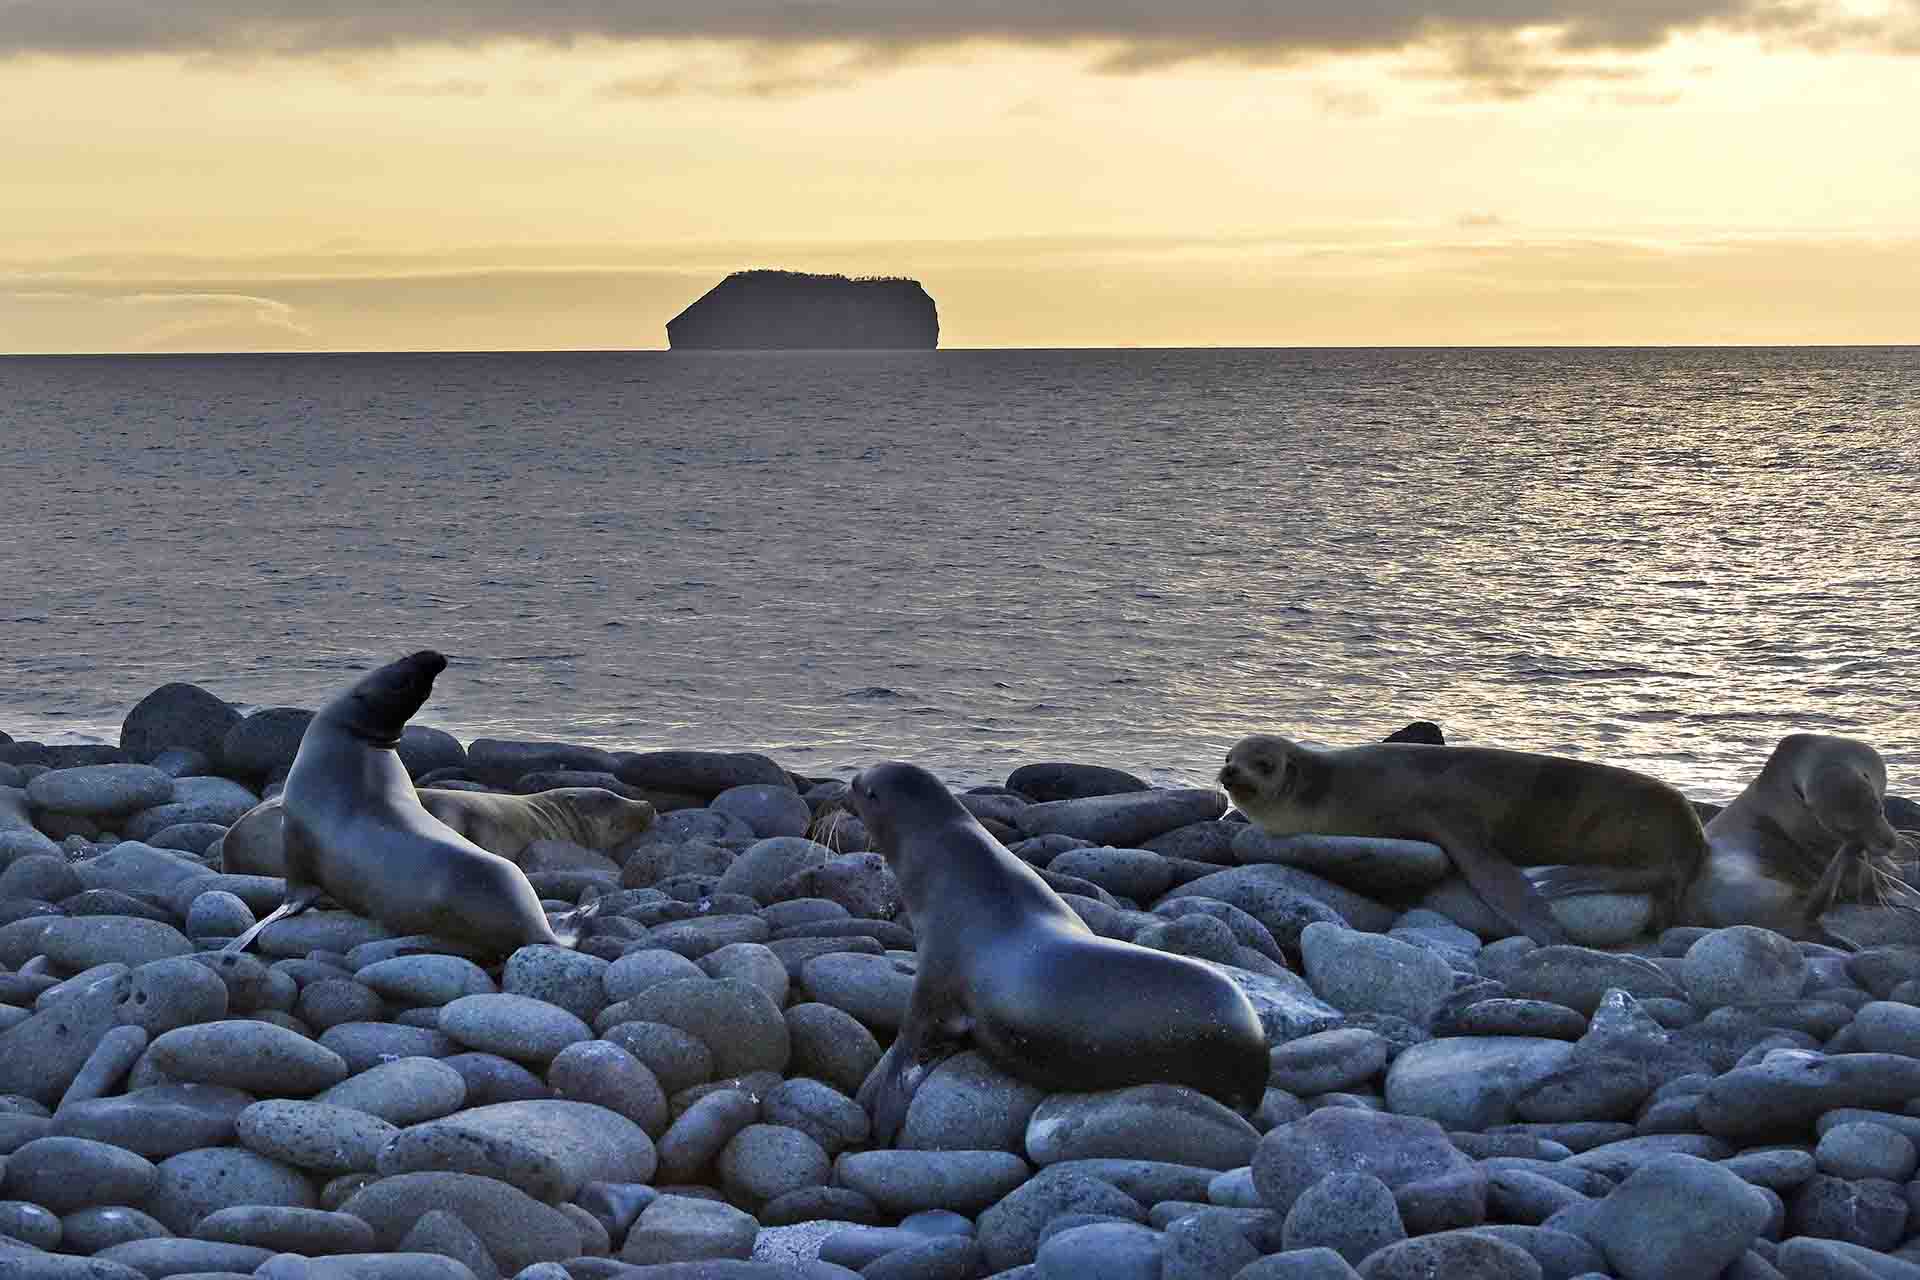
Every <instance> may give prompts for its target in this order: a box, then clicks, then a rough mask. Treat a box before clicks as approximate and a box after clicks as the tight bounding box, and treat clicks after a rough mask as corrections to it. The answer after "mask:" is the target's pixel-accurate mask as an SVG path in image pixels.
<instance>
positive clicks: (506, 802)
mask: <svg viewBox="0 0 1920 1280" xmlns="http://www.w3.org/2000/svg"><path fill="white" fill-rule="evenodd" d="M417 794H418V795H419V797H420V805H421V807H422V808H424V809H425V810H426V811H427V812H428V813H430V814H432V815H433V816H434V817H435V818H438V819H439V820H440V821H441V822H443V823H445V824H446V825H447V826H448V827H449V828H451V829H452V830H453V831H454V832H455V833H457V834H459V835H461V836H464V837H466V838H467V839H468V840H471V841H473V842H474V843H475V844H477V845H479V846H480V847H481V848H482V849H485V850H486V851H487V852H488V853H491V854H495V855H497V856H499V857H502V858H505V859H506V860H507V861H508V862H511V863H513V864H514V865H515V866H518V865H520V859H521V855H522V854H524V853H526V851H527V846H528V845H530V844H532V843H533V842H534V841H535V840H566V841H568V842H570V843H572V844H577V845H579V846H580V847H581V848H583V849H592V850H594V851H595V852H605V851H606V850H609V849H613V848H617V847H618V846H620V845H622V844H624V843H626V842H627V841H628V840H631V839H632V838H633V837H635V836H637V835H639V834H640V833H641V832H643V831H645V830H646V829H647V828H648V827H649V826H650V825H652V823H653V819H654V812H653V806H652V805H650V804H648V803H647V802H646V801H644V800H629V799H627V798H626V797H625V796H622V795H616V794H615V793H613V792H611V791H608V790H606V789H604V788H601V787H556V788H554V789H553V790H550V791H536V792H534V793H533V794H532V795H524V796H518V795H506V794H504V793H501V792H494V791H448V790H441V789H439V788H437V787H421V788H420V789H419V791H418V792H417ZM282 800H283V797H281V796H274V797H273V798H272V799H271V800H262V801H261V802H260V803H259V804H257V805H255V806H254V807H253V808H251V809H249V810H247V811H246V812H245V813H244V814H242V815H241V816H240V820H239V821H238V822H235V823H234V824H233V826H231V827H229V828H228V829H227V834H226V835H225V836H224V837H223V838H222V840H221V844H220V849H221V870H223V871H227V872H230V873H234V874H238V875H250V876H279V875H285V874H286V865H287V864H286V837H285V831H286V811H285V809H284V807H283V805H282Z"/></svg>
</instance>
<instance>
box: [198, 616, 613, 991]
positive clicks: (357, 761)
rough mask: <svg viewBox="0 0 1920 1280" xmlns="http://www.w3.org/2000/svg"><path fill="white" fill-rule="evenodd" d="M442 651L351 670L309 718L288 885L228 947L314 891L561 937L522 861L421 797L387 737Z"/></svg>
mask: <svg viewBox="0 0 1920 1280" xmlns="http://www.w3.org/2000/svg"><path fill="white" fill-rule="evenodd" d="M446 665H447V660H446V658H445V657H443V656H441V655H440V654H438V653H436V652H434V651H433V650H431V649H422V650H420V651H419V652H418V653H413V654H409V655H408V656H406V657H404V658H401V659H400V660H399V661H397V662H390V663H388V664H387V665H386V666H384V667H381V668H379V669H378V670H376V671H372V672H369V673H368V674H367V675H366V676H364V677H362V678H361V679H360V680H358V681H356V682H355V683H354V685H353V686H352V687H351V688H349V689H348V690H347V691H346V692H345V693H342V694H340V695H338V696H337V697H335V698H334V699H332V700H331V701H330V702H328V703H327V704H326V705H325V706H323V707H321V708H320V710H319V712H318V713H317V714H316V715H315V716H314V717H313V720H312V722H311V723H310V724H309V725H308V726H307V730H306V734H305V736H304V737H302V738H301V740H300V750H299V753H298V754H297V755H295V756H294V760H293V769H292V771H291V772H289V773H288V774H287V786H286V790H285V791H283V792H282V793H281V799H282V801H283V805H282V808H283V811H284V813H285V815H286V822H285V842H286V864H287V875H286V878H287V896H286V900H285V901H284V902H282V903H281V905H280V906H279V907H278V908H277V909H276V910H274V911H273V912H271V913H269V914H268V915H267V917H266V918H265V919H263V920H261V921H260V922H259V923H258V924H256V925H254V926H253V927H252V928H251V929H249V930H247V932H246V933H244V934H242V935H241V936H240V937H238V938H235V939H234V940H233V941H232V942H230V943H228V944H227V948H226V949H227V950H229V951H234V950H240V949H242V948H244V947H246V946H247V945H248V944H249V943H251V942H252V941H253V939H254V938H255V937H256V936H257V935H258V934H259V932H260V931H261V930H262V929H264V928H265V927H266V926H267V925H269V924H271V923H272V922H273V921H275V920H278V919H282V918H284V917H286V916H289V915H292V914H294V913H296V912H299V911H302V910H305V909H306V908H307V907H309V906H311V905H312V904H313V903H314V901H315V900H316V899H318V898H319V897H320V895H321V894H323V893H324V894H325V895H326V896H327V897H329V898H332V899H333V900H334V901H336V902H338V903H339V904H340V905H341V906H343V907H345V908H347V909H348V910H349V911H356V912H358V913H360V914H361V915H364V916H370V917H372V918H373V919H375V920H378V921H379V922H380V923H382V924H384V925H386V926H387V927H388V928H391V929H395V930H397V931H399V932H400V933H403V934H409V933H428V934H435V935H438V936H440V937H443V938H451V939H454V940H456V941H460V942H464V943H468V944H470V945H471V946H473V947H475V948H476V949H478V950H480V951H483V952H487V953H492V954H498V953H505V952H509V951H512V950H514V949H516V948H518V947H522V946H526V945H528V944H529V943H537V942H544V943H548V944H550V945H555V946H564V945H569V944H571V943H572V942H575V941H578V939H577V938H576V937H574V936H572V931H571V929H569V931H568V934H567V936H566V937H564V938H563V937H562V936H561V935H560V934H557V933H556V932H555V930H554V928H553V926H552V925H550V924H549V923H548V922H547V917H546V913H545V912H543V911H542V910H541V908H540V899H539V896H538V895H536V894H535V893H534V891H533V886H532V885H530V884H528V883H527V878H526V876H524V875H522V874H521V872H520V868H518V867H516V866H514V865H513V864H512V863H511V862H509V861H507V860H506V859H505V858H502V857H498V856H496V855H495V854H491V853H488V852H487V851H486V850H485V849H482V848H481V847H480V846H479V845H477V844H474V843H473V842H472V841H471V840H468V839H467V838H466V837H464V836H462V835H460V834H459V833H458V832H456V831H454V830H453V829H452V828H450V827H448V826H447V825H446V824H445V823H443V822H441V821H440V820H439V819H437V818H435V817H434V816H433V815H432V814H431V813H428V812H427V810H426V809H425V808H424V807H422V806H421V804H420V799H419V797H418V796H417V795H416V794H415V793H414V789H413V781H412V779H411V778H409V777H408V776H407V769H406V766H405V765H403V764H402V763H401V762H400V755H399V752H397V751H396V750H395V749H394V748H395V747H396V746H397V745H398V744H399V742H400V733H401V730H403V729H405V728H406V724H407V721H408V719H410V718H411V717H412V716H413V714H414V713H415V712H416V711H418V710H419V709H420V707H421V705H422V704H423V703H425V702H426V700H427V696H428V695H429V694H431V693H432V692H433V680H434V677H435V676H437V675H439V674H440V672H442V671H443V670H445V669H446Z"/></svg>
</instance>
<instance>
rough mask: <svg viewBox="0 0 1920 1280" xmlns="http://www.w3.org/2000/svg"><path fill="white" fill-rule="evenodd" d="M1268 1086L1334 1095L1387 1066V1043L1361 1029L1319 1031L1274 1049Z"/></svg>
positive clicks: (1304, 1092) (1298, 1091)
mask: <svg viewBox="0 0 1920 1280" xmlns="http://www.w3.org/2000/svg"><path fill="white" fill-rule="evenodd" d="M1269 1058H1270V1062H1271V1071H1270V1074H1269V1075H1268V1077H1267V1083H1268V1084H1269V1086H1271V1087H1274V1088H1279V1089H1285V1090H1287V1091H1288V1092H1290V1093H1295V1094H1315V1093H1334V1092H1338V1091H1340V1090H1343V1089H1348V1088H1351V1087H1353V1086H1355V1085H1359V1084H1364V1083H1365V1082H1366V1081H1368V1080H1371V1079H1372V1078H1373V1077H1374V1076H1375V1075H1376V1074H1378V1073H1379V1072H1380V1071H1381V1070H1382V1069H1383V1068H1384V1067H1385V1066H1386V1065H1387V1042H1386V1040H1385V1039H1384V1038H1382V1037H1381V1036H1379V1035H1378V1034H1376V1033H1374V1032H1372V1031H1367V1030H1363V1029H1360V1028H1345V1029H1342V1030H1338V1031H1322V1032H1320V1033H1318V1034H1316V1035H1310V1036H1302V1037H1301V1038H1300V1039H1298V1040H1292V1041H1289V1042H1287V1043H1286V1044H1282V1045H1276V1046H1275V1047H1274V1048H1273V1050H1272V1052H1271V1053H1270V1055H1269Z"/></svg>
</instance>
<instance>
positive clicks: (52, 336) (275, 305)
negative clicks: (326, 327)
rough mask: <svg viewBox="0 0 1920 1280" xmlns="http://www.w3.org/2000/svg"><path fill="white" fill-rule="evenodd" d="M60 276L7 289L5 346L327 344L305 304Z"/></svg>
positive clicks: (2, 318)
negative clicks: (49, 284)
mask: <svg viewBox="0 0 1920 1280" xmlns="http://www.w3.org/2000/svg"><path fill="white" fill-rule="evenodd" d="M3 283H5V281H4V280H0V284H3ZM22 283H24V281H23V282H22ZM58 283H59V284H60V285H62V286H63V287H58V288H14V289H8V290H6V291H5V292H0V350H16V351H35V350H41V351H45V350H114V351H164V352H188V351H299V350H308V349H312V348H314V347H316V346H318V345H320V343H319V339H318V336H317V335H316V334H315V332H314V331H313V329H312V328H311V327H310V326H309V325H307V324H306V323H304V322H303V321H302V319H301V318H300V316H299V314H298V311H297V309H296V308H295V307H293V306H292V305H290V304H288V303H286V302H284V301H281V300H280V299H277V298H272V297H266V296H263V295H258V294H250V293H232V292H223V291H217V290H208V289H196V288H193V287H190V286H188V287H168V286H166V285H164V284H160V285H157V286H156V287H154V288H151V289H137V290H135V291H132V292H126V291H124V290H118V289H115V288H113V287H111V286H108V285H102V284H98V283H95V282H92V281H88V280H86V279H85V278H84V277H77V276H76V277H68V278H66V279H64V280H61V281H59V282H58ZM9 322H11V323H9ZM16 330H17V332H15V331H16Z"/></svg>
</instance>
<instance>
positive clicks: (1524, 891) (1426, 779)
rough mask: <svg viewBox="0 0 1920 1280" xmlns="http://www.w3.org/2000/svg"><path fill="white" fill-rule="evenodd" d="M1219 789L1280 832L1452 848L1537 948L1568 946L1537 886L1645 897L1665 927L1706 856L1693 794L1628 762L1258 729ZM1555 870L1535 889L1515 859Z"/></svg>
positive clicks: (1230, 762)
mask: <svg viewBox="0 0 1920 1280" xmlns="http://www.w3.org/2000/svg"><path fill="white" fill-rule="evenodd" d="M1220 783H1221V785H1222V786H1224V787H1225V788H1226V789H1227V794H1228V795H1230V796H1232V797H1233V802H1234V804H1235V805H1237V806H1238V807H1239V808H1240V810H1241V812H1243V813H1245V814H1246V815H1247V817H1249V818H1251V819H1252V820H1253V822H1254V823H1255V824H1256V825H1258V826H1259V827H1260V828H1261V829H1262V830H1265V831H1268V832H1271V833H1273V834H1274V835H1304V834H1314V835H1341V836H1380V837H1384V838H1388V839H1401V840H1427V841H1431V842H1432V843H1434V844H1437V845H1439V846H1440V847H1441V848H1442V849H1445V850H1446V852H1447V856H1448V857H1449V858H1451V859H1452V860H1453V864H1454V865H1455V866H1456V867H1458V868H1459V869H1460V873H1461V874H1462V875H1463V876H1465V877H1466V879H1467V883H1468V884H1470V885H1472V886H1473V889H1474V891H1475V892H1476V893H1478V894H1479V895H1480V896H1481V897H1482V898H1483V899H1485V900H1486V903H1487V905H1488V906H1489V907H1491V908H1493V910H1494V911H1495V912H1496V913H1497V914H1499V915H1500V916H1501V917H1502V918H1503V919H1504V920H1506V921H1507V923H1509V924H1510V925H1512V926H1513V927H1514V928H1516V929H1519V930H1520V931H1522V932H1523V933H1525V934H1526V935H1527V936H1528V937H1530V938H1532V939H1533V940H1534V941H1536V942H1540V943H1550V942H1561V941H1564V940H1565V933H1564V931H1563V930H1562V929H1561V928H1560V925H1559V923H1558V922H1557V921H1555V920H1554V919H1553V917H1552V916H1551V915H1550V914H1549V913H1548V911H1547V904H1546V900H1545V898H1543V897H1542V896H1541V895H1542V893H1543V892H1545V893H1547V894H1549V895H1552V896H1557V895H1558V894H1561V893H1575V892H1581V893H1587V892H1602V891H1605V892H1620V893H1628V892H1651V893H1653V894H1654V895H1655V905H1656V908H1657V910H1658V914H1659V915H1660V917H1661V918H1662V919H1663V920H1665V921H1671V920H1673V919H1675V918H1676V917H1677V915H1678V912H1679V909H1680V900H1681V895H1682V894H1684V893H1685V891H1686V888H1687V886H1688V885H1689V884H1691V883H1692V881H1693V877H1694V875H1695V873H1696V872H1697V871H1698V870H1699V868H1700V866H1701V864H1702V863H1703V862H1704V861H1705V859H1706V854H1707V841H1706V835H1705V833H1704V832H1703V831H1702V830H1701V827H1700V819H1699V817H1698V816H1696V815H1695V813H1694V811H1693V806H1692V805H1690V804H1689V803H1688V802H1687V799H1686V797H1685V796H1682V795H1681V794H1680V793H1679V792H1678V791H1675V790H1674V789H1673V788H1672V787H1669V786H1668V785H1666V784H1665V783H1664V782H1660V781H1657V780H1656V779H1653V778H1649V777H1647V776H1646V775H1645V774H1640V773H1634V772H1633V771H1631V770H1628V769H1617V768H1614V767H1612V766H1611V765H1603V764H1593V763H1591V762H1589V761H1585V760H1569V759H1565V758H1563V757H1560V756H1548V755H1536V754H1534V753H1532V752H1526V751H1504V750H1500V749H1497V748H1492V747H1445V746H1428V745H1423V744H1418V743H1405V742H1396V743H1374V744H1371V745H1368V746H1362V747H1348V748H1345V749H1341V750H1326V751H1321V750H1316V749H1314V748H1312V747H1307V746H1303V745H1301V744H1299V743H1296V742H1291V741H1289V740H1287V739H1285V738H1279V737H1273V736H1270V735H1265V734H1256V735H1254V736H1252V737H1249V738H1243V739H1242V740H1241V741H1240V742H1238V743H1236V744H1235V745H1234V748H1233V750H1232V751H1231V752H1230V753H1228V755H1227V763H1226V767H1225V768H1223V769H1221V770H1220ZM1548 863H1552V864H1560V865H1567V866H1573V867H1578V868H1581V870H1580V871H1579V872H1574V873H1550V874H1549V875H1547V876H1545V877H1542V881H1541V888H1539V889H1536V888H1535V887H1534V885H1533V884H1532V883H1530V882H1529V881H1528V879H1527V877H1526V876H1525V875H1523V874H1522V873H1521V871H1520V867H1521V866H1533V865H1539V864H1548Z"/></svg>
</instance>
